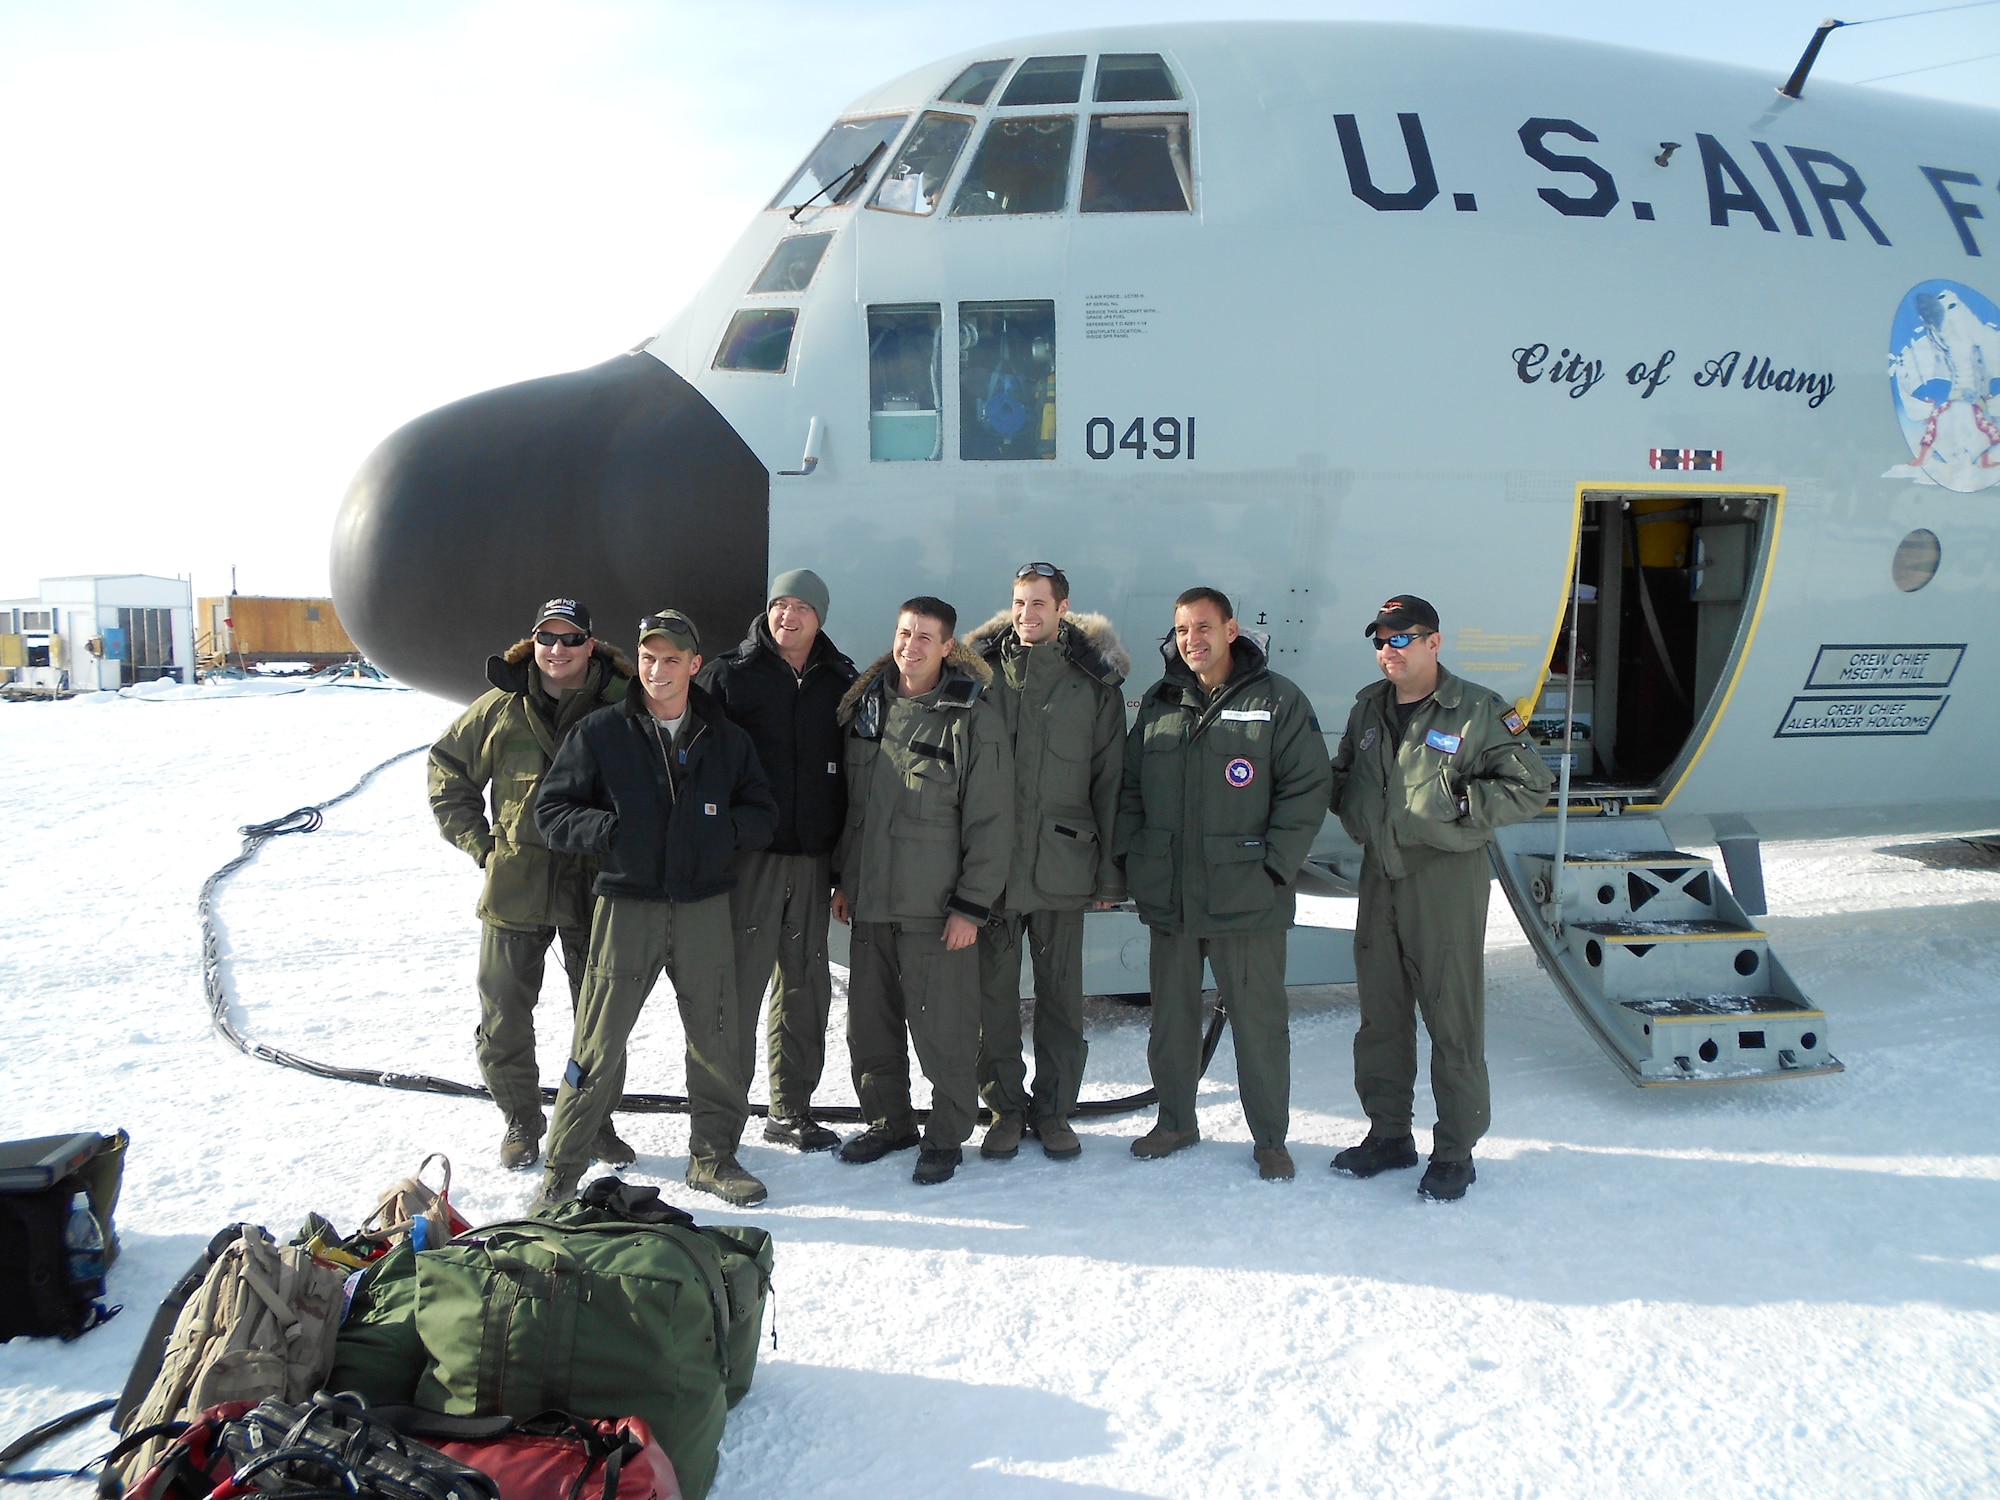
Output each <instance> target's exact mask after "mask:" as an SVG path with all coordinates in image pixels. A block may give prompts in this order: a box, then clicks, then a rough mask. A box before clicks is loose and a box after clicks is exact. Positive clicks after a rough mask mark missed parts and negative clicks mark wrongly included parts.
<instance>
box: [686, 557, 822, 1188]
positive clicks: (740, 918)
mask: <svg viewBox="0 0 2000 1500" xmlns="http://www.w3.org/2000/svg"><path fill="white" fill-rule="evenodd" d="M830 602H831V601H830V599H829V597H828V595H827V588H826V584H825V583H824V582H823V581H822V580H821V579H820V576H819V574H817V573H815V572H813V571H812V569H810V568H794V569H792V570H791V571H790V572H787V573H780V574H779V575H778V576H777V577H776V578H773V579H772V580H771V588H770V594H769V597H768V599H767V600H766V602H765V605H764V613H763V614H761V615H759V616H758V617H757V618H756V619H755V620H753V621H751V622H750V634H749V635H748V636H747V637H745V639H744V641H743V644H742V645H740V646H738V647H737V648H736V650H735V651H734V652H733V653H732V654H730V655H728V656H723V657H719V658H717V659H716V660H715V661H712V662H710V663H709V664H708V665H707V666H705V667H703V668H702V670H701V685H702V686H703V687H704V688H706V689H707V690H708V691H709V693H710V694H711V695H712V696H713V697H714V698H715V700H716V702H718V703H720V704H721V705H722V710H723V712H724V713H726V714H728V715H729V717H730V719H731V720H732V721H733V722H735V723H737V724H740V725H742V727H743V729H744V730H745V732H747V733H748V734H749V736H750V742H751V743H752V744H754V745H755V746H756V747H757V759H758V760H759V762H761V763H762V765H763V767H764V774H765V776H766V777H768V778H769V779H770V782H771V795H772V796H774V797H776V798H777V799H778V831H777V833H775V834H774V835H773V836H772V838H771V846H770V848H768V849H760V850H756V851H754V852H752V851H746V852H744V853H742V854H739V855H737V857H736V890H735V892H734V893H733V894H732V895H731V896H730V898H729V907H730V915H731V919H732V920H733V921H734V922H735V924H736V989H737V997H738V1001H739V1003H740V1007H741V1009H740V1014H739V1019H740V1020H741V1022H742V1023H743V1028H744V1035H743V1076H744V1077H745V1078H749V1077H751V1076H752V1075H754V1074H755V1073H756V1071H757V1055H756V1054H757V1029H756V1028H757V1017H758V1014H759V1013H760V1011H761V1010H762V1008H763V1004H764V990H765V987H766V986H769V987H770V990H771V1019H770V1023H769V1025H768V1026H767V1027H766V1032H767V1044H766V1050H767V1053H768V1055H769V1058H770V1074H771V1114H770V1118H769V1119H767V1120H766V1121H765V1122H764V1139H765V1140H767V1141H770V1142H772V1143H773V1144H775V1145H780V1146H790V1147H792V1148H794V1149H795V1150H799V1151H831V1150H832V1149H833V1148H834V1147H835V1146H838V1145H839V1144H840V1137H839V1136H837V1135H835V1134H834V1133H833V1132H832V1131H831V1130H829V1129H827V1128H826V1126H824V1125H821V1124H820V1123H819V1122H818V1121H816V1120H814V1119H813V1117H812V1096H813V1090H814V1089H816V1088H818V1087H819V1080H820V1073H821V1071H822V1070H823V1069H824V1068H825V1065H826V1026H827V1016H828V1014H829V1013H830V1012H831V1010H832V1008H833V977H832V973H831V971H830V970H829V968H828V966H827V956H826V936H827V915H828V912H827V903H828V901H829V899H830V898H831V897H832V895H833V871H832V866H833V846H834V844H835V842H836V841H838V839H839V838H840V830H841V826H842V825H843V824H844V823H845V822H846V820H847V783H846V781H845V780H844V778H843V777H842V775H841V769H840V756H841V749H840V725H839V723H838V722H837V721H836V719H835V717H834V711H835V710H836V709H837V708H839V707H840V699H841V695H842V694H843V693H845V692H846V691H847V689H848V686H849V685H850V684H851V683H852V682H853V681H854V679H855V676H856V672H855V668H854V663H853V662H851V661H849V660H848V659H847V658H846V657H845V656H843V655H841V653H840V648H839V647H837V646H835V645H834V644H833V640H832V638H831V637H830V636H828V635H827V633H826V631H825V629H824V626H825V624H826V612H827V607H828V605H829V604H830Z"/></svg>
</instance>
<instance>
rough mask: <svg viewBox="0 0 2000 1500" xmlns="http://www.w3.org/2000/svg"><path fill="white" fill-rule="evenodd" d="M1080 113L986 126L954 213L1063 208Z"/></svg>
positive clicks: (1021, 117)
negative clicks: (1077, 118)
mask: <svg viewBox="0 0 2000 1500" xmlns="http://www.w3.org/2000/svg"><path fill="white" fill-rule="evenodd" d="M1075 148H1076V116H1074V115H1015V116H1003V117H1002V118H1000V119H997V120H995V121H993V123H992V124H990V125H988V126H987V127H986V134H985V135H983V136H981V137H980V138H979V149H978V150H977V151H976V152H974V153H973V157H972V166H971V167H970V168H969V169H968V170H967V171H966V174H965V180H964V181H963V182H962V183H960V184H959V188H958V196H957V197H955V198H953V199H952V204H951V211H952V214H953V216H954V217H969V216H977V215H981V214H1053V213H1060V212H1061V211H1062V206H1063V197H1064V195H1065V194H1066V193H1067V192H1068V191H1069V159H1070V155H1071V153H1072V152H1073V151H1074V150H1075Z"/></svg>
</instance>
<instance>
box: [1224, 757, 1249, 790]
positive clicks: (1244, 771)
mask: <svg viewBox="0 0 2000 1500" xmlns="http://www.w3.org/2000/svg"><path fill="white" fill-rule="evenodd" d="M1222 779H1223V780H1224V781H1226V782H1228V783H1229V784H1230V785H1231V786H1235V787H1244V786H1248V785H1250V783H1251V782H1253V781H1255V780H1256V779H1257V768H1256V767H1255V766H1253V765H1251V764H1250V762H1249V761H1247V760H1245V759H1244V758H1243V757H1242V756H1240V755H1239V756H1237V757H1236V759H1234V760H1232V761H1231V762H1230V763H1229V764H1228V765H1226V766H1224V767H1223V768H1222Z"/></svg>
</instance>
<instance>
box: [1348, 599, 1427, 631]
mask: <svg viewBox="0 0 2000 1500" xmlns="http://www.w3.org/2000/svg"><path fill="white" fill-rule="evenodd" d="M1437 628H1438V612H1437V611H1436V610H1435V609H1433V608H1432V607H1431V602H1430V601H1429V600H1428V599H1419V598H1418V597H1417V596H1416V595H1415V594H1397V595H1395V596H1394V597H1393V598H1389V599H1384V600H1383V601H1382V608H1381V609H1380V610H1378V611H1377V612H1376V615H1375V618H1374V619H1372V620H1370V621H1369V622H1368V623H1367V624H1366V625H1364V626H1362V627H1361V633H1362V634H1363V635H1365V636H1370V637H1372V636H1373V635H1374V634H1375V632H1376V631H1378V630H1386V631H1388V632H1389V634H1391V635H1396V634H1399V633H1400V632H1402V631H1405V630H1436V629H1437Z"/></svg>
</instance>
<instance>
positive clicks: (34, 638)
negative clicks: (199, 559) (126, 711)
mask: <svg viewBox="0 0 2000 1500" xmlns="http://www.w3.org/2000/svg"><path fill="white" fill-rule="evenodd" d="M161 677H172V678H174V679H176V680H177V681H180V682H192V681H193V680H194V587H193V585H192V584H190V583H189V582H188V581H187V580H186V579H184V578H156V577H154V576H152V575H151V574H147V573H106V574H97V575H94V576H91V577H86V578H44V579H43V580H42V581H41V593H40V595H39V596H38V597H36V598H33V599H0V679H4V680H6V681H7V682H9V683H13V684H22V685H26V686H29V687H37V688H55V689H61V688H68V689H71V690H73V691H76V692H82V693H91V692H99V691H105V690H110V691H116V690H117V689H118V688H121V687H130V686H131V685H132V684H134V683H139V682H152V681H154V680H156V679H158V678H161Z"/></svg>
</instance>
